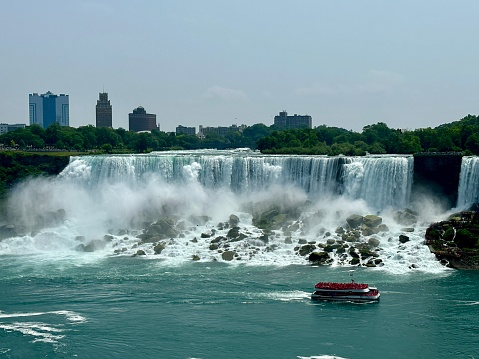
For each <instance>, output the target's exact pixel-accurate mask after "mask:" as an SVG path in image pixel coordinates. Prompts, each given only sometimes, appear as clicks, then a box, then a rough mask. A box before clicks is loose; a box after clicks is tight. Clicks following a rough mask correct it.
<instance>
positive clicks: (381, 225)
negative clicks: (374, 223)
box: [378, 224, 389, 232]
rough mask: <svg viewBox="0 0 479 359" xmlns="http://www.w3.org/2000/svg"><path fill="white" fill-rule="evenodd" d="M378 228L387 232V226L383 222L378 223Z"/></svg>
mask: <svg viewBox="0 0 479 359" xmlns="http://www.w3.org/2000/svg"><path fill="white" fill-rule="evenodd" d="M378 230H379V232H389V227H388V226H386V225H385V224H380V225H379V226H378Z"/></svg>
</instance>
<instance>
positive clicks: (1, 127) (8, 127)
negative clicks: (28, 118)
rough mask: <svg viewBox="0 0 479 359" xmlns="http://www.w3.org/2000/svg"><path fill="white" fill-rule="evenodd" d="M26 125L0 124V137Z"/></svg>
mask: <svg viewBox="0 0 479 359" xmlns="http://www.w3.org/2000/svg"><path fill="white" fill-rule="evenodd" d="M25 127H26V125H25V124H23V123H17V124H8V123H0V135H3V134H4V133H7V132H10V131H15V130H16V129H19V128H25Z"/></svg>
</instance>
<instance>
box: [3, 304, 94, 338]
mask: <svg viewBox="0 0 479 359" xmlns="http://www.w3.org/2000/svg"><path fill="white" fill-rule="evenodd" d="M58 317H60V318H58ZM62 318H64V320H62ZM47 321H48V322H47ZM85 322H86V318H84V317H83V316H81V315H79V314H78V313H75V312H71V311H66V310H60V311H51V312H34V313H11V314H7V313H4V312H0V329H3V330H4V331H5V332H7V333H8V332H17V333H21V334H23V335H24V336H25V337H29V338H31V339H30V342H31V343H37V342H43V343H50V344H58V343H59V342H60V341H61V339H63V338H64V337H65V335H66V333H67V332H68V331H69V330H70V329H69V326H71V325H75V324H81V323H85Z"/></svg>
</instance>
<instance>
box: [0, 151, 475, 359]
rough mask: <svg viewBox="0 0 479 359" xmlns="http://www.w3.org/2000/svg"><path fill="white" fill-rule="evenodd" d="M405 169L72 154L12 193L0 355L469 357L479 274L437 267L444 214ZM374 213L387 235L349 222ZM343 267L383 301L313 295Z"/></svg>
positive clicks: (309, 159)
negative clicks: (314, 258)
mask: <svg viewBox="0 0 479 359" xmlns="http://www.w3.org/2000/svg"><path fill="white" fill-rule="evenodd" d="M411 164H412V158H409V157H404V156H402V157H401V156H399V157H398V156H373V157H370V158H365V159H363V158H341V159H340V158H327V157H318V156H263V155H261V154H259V153H255V152H251V151H246V152H245V151H240V152H239V153H237V152H235V151H223V152H218V151H207V153H206V152H203V151H186V152H181V153H156V154H150V155H144V156H140V155H138V156H91V157H81V158H80V157H79V158H73V159H72V161H71V163H70V165H69V166H68V167H67V168H66V169H65V171H63V173H62V174H61V175H59V176H58V177H57V178H37V179H32V180H29V181H25V182H22V183H21V184H20V185H19V186H18V187H17V188H15V189H14V190H12V192H11V197H10V201H9V202H8V214H9V215H10V218H9V222H7V223H5V224H10V225H12V227H9V228H15V230H17V229H18V232H16V233H15V235H13V236H12V237H10V238H5V239H2V240H0V357H1V358H184V359H190V358H191V359H193V358H194V359H212V358H275V359H276V358H300V359H305V358H307V359H331V358H347V359H362V358H371V357H380V358H478V357H479V335H478V333H479V324H478V322H479V314H478V310H479V289H478V288H479V287H478V285H477V283H478V280H479V273H477V272H468V271H454V270H450V269H446V268H444V267H443V266H442V265H441V264H440V263H438V261H437V260H436V258H435V256H434V255H433V254H431V253H430V251H429V249H428V248H427V246H425V245H424V235H425V231H426V228H427V226H428V225H429V224H431V223H432V222H437V221H440V220H442V219H444V218H447V216H448V214H449V213H448V210H447V209H445V208H443V207H442V206H441V205H440V202H441V201H440V199H437V198H434V196H430V195H428V196H426V195H419V194H416V195H415V197H414V198H411V199H410V192H411V179H412V172H411V171H412V166H411ZM340 167H341V168H342V169H341V170H340ZM339 173H341V179H340V181H339V182H340V183H339V182H338V180H339V178H338V175H339ZM338 185H340V186H339V187H341V190H340V189H339V188H338ZM405 205H407V206H408V207H411V209H412V210H413V211H414V213H416V214H415V215H414V220H413V221H407V223H405V222H404V219H405V217H404V214H405V213H402V212H397V211H398V210H403V209H404V208H403V207H404V206H405ZM391 206H392V207H391ZM270 209H274V210H277V211H278V212H277V213H278V215H276V214H275V215H274V217H273V218H272V219H273V220H274V221H276V220H278V221H279V223H278V225H276V226H274V229H273V230H271V231H264V230H263V229H262V228H259V227H257V226H255V220H254V218H255V217H256V218H257V216H258V215H260V214H261V213H262V212H263V211H265V212H264V213H265V214H266V213H268V211H269V210H270ZM298 210H299V211H300V212H301V213H296V212H297V211H298ZM271 213H274V211H273V212H271ZM271 213H270V214H271ZM294 213H296V214H295V215H294V218H291V219H288V220H286V219H285V218H287V217H288V216H286V215H287V214H290V215H292V214H294ZM375 213H379V215H380V217H381V223H382V224H383V225H385V228H383V229H381V230H380V231H379V228H378V231H376V232H374V233H375V234H374V235H371V234H368V232H367V231H364V233H363V232H362V231H361V232H359V231H357V228H356V229H351V228H348V226H349V224H348V222H347V219H348V218H349V217H350V216H351V215H361V216H365V215H368V214H375ZM59 214H64V216H59ZM284 216H286V217H284ZM266 217H268V216H266ZM407 217H408V216H407ZM52 218H53V219H54V220H52ZM59 218H61V219H59ZM232 218H233V221H232ZM281 218H283V219H281ZM270 219H271V218H270ZM406 219H407V218H406ZM230 222H231V223H230ZM233 222H236V223H235V224H233ZM152 223H156V225H155V226H150V225H151V224H152ZM165 224H168V228H166V229H165V228H164V226H165ZM230 224H231V226H238V227H237V233H236V234H234V233H233V234H231V236H230V235H229V231H230V228H231V227H230ZM162 226H163V227H162ZM340 229H343V230H345V229H346V230H347V231H349V234H350V235H351V234H352V233H353V232H356V234H355V236H354V239H352V238H351V237H349V238H348V237H345V238H343V236H342V235H341V233H342V231H341V230H340ZM144 230H145V231H146V233H144V232H145V231H144ZM150 230H151V231H152V233H153V237H149V234H148V233H149V231H150ZM153 230H154V231H153ZM144 234H147V235H148V237H146V238H147V239H148V240H146V241H142V240H141V239H140V238H141V237H142V235H144ZM404 236H406V237H407V238H408V241H406V242H404V241H400V238H404ZM372 237H374V240H373V241H372V242H371V241H370V240H371V238H372ZM345 241H346V242H348V248H349V249H348V251H347V252H346V253H342V252H340V251H338V250H337V249H334V248H333V252H331V253H330V255H331V258H330V259H331V263H332V265H331V266H322V267H317V266H316V267H315V266H310V265H309V264H308V255H309V251H310V250H314V251H322V249H323V248H325V246H326V244H329V245H330V244H344V243H345ZM350 241H352V242H350ZM374 243H376V244H374ZM364 245H367V246H368V247H369V248H370V249H371V250H372V251H374V253H373V254H374V255H375V257H374V258H375V259H380V261H378V262H377V264H378V267H376V268H367V267H366V265H368V264H369V263H370V262H369V261H370V260H371V258H372V257H371V258H370V257H369V256H372V255H373V254H371V253H370V254H364V258H363V254H361V259H360V261H361V262H360V266H358V267H351V266H350V264H351V263H352V253H351V252H350V250H352V251H353V253H355V254H356V257H359V254H358V253H359V252H358V251H359V246H364ZM305 247H310V249H308V250H307V251H305V252H304V253H303V251H302V249H305ZM355 247H358V248H355ZM87 248H89V249H88V250H87ZM312 248H313V249H312ZM158 249H159V250H158ZM138 253H140V254H143V255H138V256H136V255H137V254H138ZM363 253H364V252H363ZM225 254H228V255H229V259H232V260H231V261H229V259H228V256H224V255H225ZM193 259H195V260H193ZM374 263H376V262H374ZM352 269H355V271H354V272H350V271H351V270H352ZM351 273H354V279H355V280H356V281H357V282H366V283H369V284H371V285H375V286H377V287H378V288H379V290H380V291H381V301H380V302H379V303H368V304H353V303H331V302H312V301H311V300H310V294H311V292H312V291H313V287H314V284H315V283H317V282H319V281H349V280H350V274H351Z"/></svg>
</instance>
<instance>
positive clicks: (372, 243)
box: [368, 237, 381, 247]
mask: <svg viewBox="0 0 479 359" xmlns="http://www.w3.org/2000/svg"><path fill="white" fill-rule="evenodd" d="M380 243H381V241H380V240H379V239H377V238H374V237H371V238H369V239H368V245H369V246H370V247H378V246H379V244H380Z"/></svg>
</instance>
